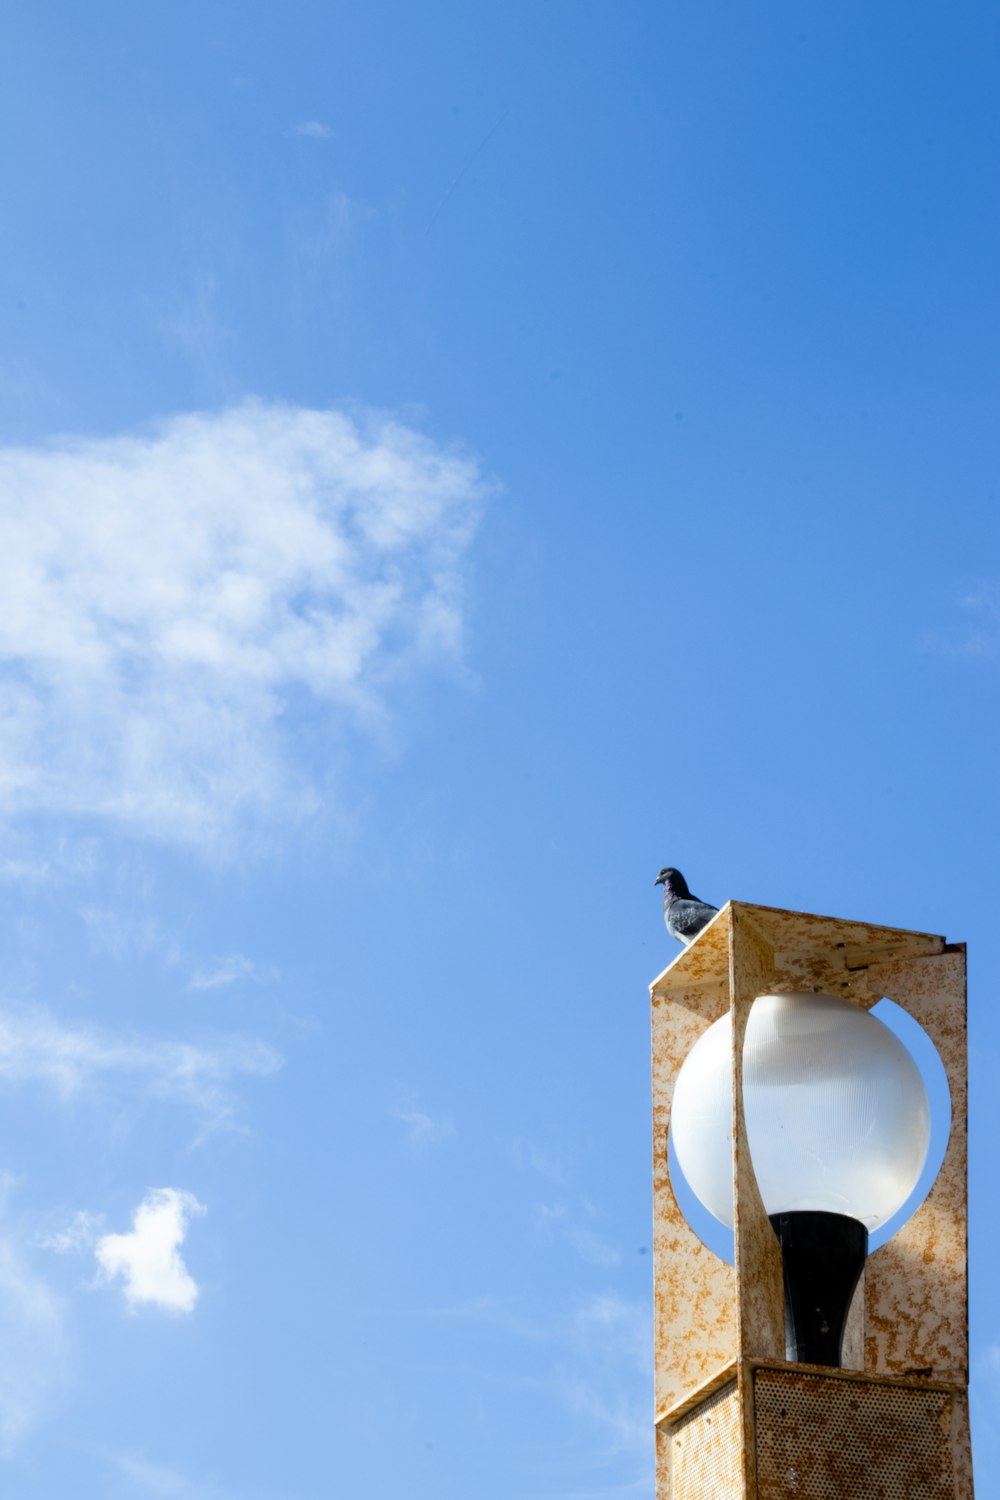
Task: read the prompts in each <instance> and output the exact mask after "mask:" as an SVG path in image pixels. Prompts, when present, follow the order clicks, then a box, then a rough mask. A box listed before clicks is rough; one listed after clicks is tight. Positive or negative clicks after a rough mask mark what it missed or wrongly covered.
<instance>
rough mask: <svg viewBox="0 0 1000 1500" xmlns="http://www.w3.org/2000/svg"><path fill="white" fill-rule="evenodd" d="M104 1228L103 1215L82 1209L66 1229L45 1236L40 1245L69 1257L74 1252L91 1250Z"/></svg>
mask: <svg viewBox="0 0 1000 1500" xmlns="http://www.w3.org/2000/svg"><path fill="white" fill-rule="evenodd" d="M103 1228H104V1215H103V1214H91V1213H87V1211H86V1210H85V1209H81V1210H80V1212H79V1213H77V1214H74V1216H73V1219H72V1221H71V1222H70V1223H69V1224H68V1225H67V1227H66V1228H65V1229H61V1230H58V1231H57V1233H55V1234H50V1235H46V1236H44V1237H43V1238H42V1239H40V1240H39V1241H38V1244H39V1246H40V1247H41V1249H43V1250H54V1251H55V1252H56V1254H57V1255H69V1254H70V1253H71V1252H72V1251H74V1250H89V1249H90V1248H91V1246H93V1245H94V1244H95V1243H96V1242H97V1239H98V1237H99V1235H100V1232H101V1230H102V1229H103Z"/></svg>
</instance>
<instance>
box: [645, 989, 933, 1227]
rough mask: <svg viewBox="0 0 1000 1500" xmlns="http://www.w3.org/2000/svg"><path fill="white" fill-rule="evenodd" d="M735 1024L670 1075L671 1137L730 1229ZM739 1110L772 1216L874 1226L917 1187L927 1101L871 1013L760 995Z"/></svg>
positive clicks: (713, 1031) (684, 1167)
mask: <svg viewBox="0 0 1000 1500" xmlns="http://www.w3.org/2000/svg"><path fill="white" fill-rule="evenodd" d="M731 1070H732V1026H731V1021H730V1017H729V1016H728V1015H725V1016H723V1017H721V1019H720V1020H718V1021H716V1022H715V1023H714V1025H712V1026H710V1027H709V1028H708V1030H707V1031H706V1032H704V1034H703V1035H702V1036H700V1037H699V1038H698V1040H697V1042H695V1044H694V1046H693V1047H692V1049H691V1051H690V1052H689V1054H688V1056H687V1057H686V1058H685V1060H684V1065H683V1067H682V1068H681V1070H680V1073H679V1074H678V1075H677V1083H676V1086H675V1090H674V1102H673V1110H672V1115H671V1126H670V1129H671V1136H672V1139H673V1146H674V1151H675V1153H676V1156H677V1161H678V1163H679V1165H680V1168H681V1171H682V1172H683V1173H684V1176H685V1177H686V1179H687V1181H688V1184H689V1186H690V1187H691V1189H692V1191H693V1192H694V1193H695V1195H696V1196H697V1197H698V1198H699V1199H700V1200H701V1202H702V1203H703V1204H704V1205H705V1207H706V1208H707V1209H708V1210H709V1212H710V1213H712V1214H714V1215H715V1217H716V1218H717V1219H719V1220H721V1222H722V1223H723V1224H728V1225H730V1226H731V1225H732V1222H733V1168H732V1149H733V1148H732V1134H733V1116H732V1083H731ZM743 1104H744V1110H745V1113H746V1121H747V1134H748V1137H749V1142H750V1156H751V1160H752V1161H753V1168H754V1173H755V1175H756V1178H757V1183H758V1186H759V1187H760V1191H761V1196H762V1198H763V1200H764V1207H765V1208H766V1209H767V1212H768V1213H769V1214H776V1213H788V1212H791V1211H793V1210H795V1209H825V1210H827V1212H829V1213H837V1214H847V1215H848V1216H849V1217H850V1218H852V1219H859V1220H860V1221H861V1222H862V1223H863V1224H866V1225H867V1226H868V1228H869V1229H870V1230H871V1229H875V1228H877V1227H878V1225H880V1224H883V1223H884V1222H885V1221H886V1219H889V1218H891V1217H892V1215H893V1214H894V1213H895V1212H896V1210H897V1209H899V1208H901V1207H902V1205H903V1204H904V1203H905V1202H906V1199H907V1198H908V1197H909V1195H910V1193H911V1192H912V1191H913V1189H914V1187H915V1186H916V1183H917V1179H918V1178H919V1176H920V1173H921V1170H922V1168H923V1165H924V1161H925V1159H926V1157H927V1147H928V1145H929V1142H930V1105H929V1103H928V1099H927V1090H926V1089H925V1088H924V1082H923V1079H922V1078H921V1076H920V1074H919V1072H918V1071H917V1066H916V1063H915V1062H914V1061H913V1058H912V1057H911V1056H910V1054H909V1052H908V1051H907V1050H906V1048H905V1047H904V1046H903V1044H902V1042H900V1041H899V1040H898V1038H897V1037H896V1036H895V1035H894V1034H893V1033H892V1032H891V1031H890V1030H889V1028H888V1026H886V1025H885V1024H884V1023H883V1022H882V1021H880V1020H879V1019H878V1017H877V1016H872V1015H869V1013H868V1012H867V1011H865V1010H862V1009H861V1007H860V1006H857V1005H854V1004H853V1003H852V1002H851V1001H849V1000H844V999H841V998H840V997H839V996H837V995H815V994H811V993H809V994H791V995H761V996H760V997H759V998H758V999H757V1000H755V1001H754V1004H753V1006H752V1007H751V1010H750V1017H749V1019H748V1021H747V1031H746V1040H745V1044H744V1050H743Z"/></svg>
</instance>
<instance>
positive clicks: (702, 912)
mask: <svg viewBox="0 0 1000 1500" xmlns="http://www.w3.org/2000/svg"><path fill="white" fill-rule="evenodd" d="M718 910H719V908H718V907H717V906H709V904H708V902H707V901H696V900H694V899H693V898H692V899H691V900H690V901H685V900H680V901H671V903H670V906H669V909H668V910H667V911H666V912H665V913H664V920H665V921H666V924H667V930H668V932H670V934H671V935H672V936H673V937H675V938H680V940H681V942H682V943H690V942H691V941H692V939H694V938H696V937H697V936H698V934H699V932H700V931H701V929H702V928H703V927H707V926H708V924H709V922H710V921H711V920H712V918H713V917H714V916H715V914H716V912H717V911H718Z"/></svg>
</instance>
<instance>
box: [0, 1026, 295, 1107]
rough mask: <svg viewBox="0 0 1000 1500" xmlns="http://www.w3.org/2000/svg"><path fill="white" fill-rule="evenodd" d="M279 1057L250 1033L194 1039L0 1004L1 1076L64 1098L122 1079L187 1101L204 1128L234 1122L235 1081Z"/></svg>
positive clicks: (272, 1067) (271, 1067)
mask: <svg viewBox="0 0 1000 1500" xmlns="http://www.w3.org/2000/svg"><path fill="white" fill-rule="evenodd" d="M281 1064H282V1059H281V1057H280V1055H279V1054H278V1053H277V1052H275V1050H274V1049H273V1048H272V1047H270V1046H268V1045H267V1044H266V1043H264V1042H261V1041H259V1040H257V1039H256V1038H253V1037H240V1036H224V1037H221V1038H218V1039H217V1040H215V1041H212V1042H206V1043H201V1044H196V1043H192V1042H178V1041H171V1040H161V1039H159V1038H153V1037H143V1036H135V1035H131V1036H129V1035H125V1036H119V1035H116V1034H115V1033H112V1032H109V1031H104V1030H101V1029H99V1028H97V1027H87V1026H70V1025H67V1024H65V1023H64V1022H62V1021H60V1020H58V1019H57V1018H56V1017H55V1016H53V1015H52V1013H51V1012H50V1011H47V1010H45V1009H44V1008H43V1007H41V1006H23V1007H19V1008H18V1009H12V1008H8V1009H6V1010H4V1011H0V1083H2V1082H6V1083H10V1084H17V1085H22V1086H25V1085H29V1084H41V1085H43V1086H46V1087H49V1088H51V1089H53V1090H55V1091H56V1092H57V1093H58V1094H60V1095H61V1096H63V1097H71V1096H74V1095H80V1096H85V1095H87V1094H88V1093H92V1092H95V1091H97V1087H98V1085H101V1086H102V1088H101V1089H100V1092H99V1097H100V1098H101V1099H102V1100H104V1098H105V1097H106V1090H105V1088H104V1087H103V1086H105V1085H107V1084H108V1083H109V1082H111V1081H112V1080H113V1079H115V1078H117V1079H119V1080H121V1081H123V1082H124V1083H127V1084H131V1085H132V1086H133V1087H135V1088H138V1089H139V1090H140V1092H141V1093H142V1094H143V1095H145V1096H148V1097H151V1098H156V1099H162V1100H166V1101H169V1102H173V1103H177V1104H182V1105H185V1106H187V1107H189V1108H190V1109H192V1110H193V1111H194V1112H195V1113H196V1115H197V1116H198V1118H199V1120H200V1124H201V1130H202V1134H204V1133H205V1132H207V1131H210V1130H217V1129H223V1128H233V1127H234V1126H235V1124H236V1116H237V1097H236V1084H237V1082H238V1080H239V1079H241V1078H254V1077H256V1078H264V1077H267V1076H268V1075H270V1074H272V1073H274V1072H276V1071H277V1069H278V1068H279V1067H280V1066H281Z"/></svg>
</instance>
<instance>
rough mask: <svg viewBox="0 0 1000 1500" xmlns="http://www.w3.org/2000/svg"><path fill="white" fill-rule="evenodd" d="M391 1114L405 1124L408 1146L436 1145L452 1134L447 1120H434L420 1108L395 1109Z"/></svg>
mask: <svg viewBox="0 0 1000 1500" xmlns="http://www.w3.org/2000/svg"><path fill="white" fill-rule="evenodd" d="M393 1115H394V1117H395V1118H396V1119H397V1120H402V1122H403V1124H404V1125H405V1126H406V1141H407V1145H410V1146H436V1145H437V1144H438V1143H439V1142H440V1141H444V1140H447V1138H448V1136H450V1135H452V1134H453V1129H452V1126H451V1125H450V1124H449V1123H448V1121H447V1120H435V1119H434V1118H433V1117H432V1116H431V1115H426V1114H424V1112H423V1110H420V1109H396V1110H393Z"/></svg>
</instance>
